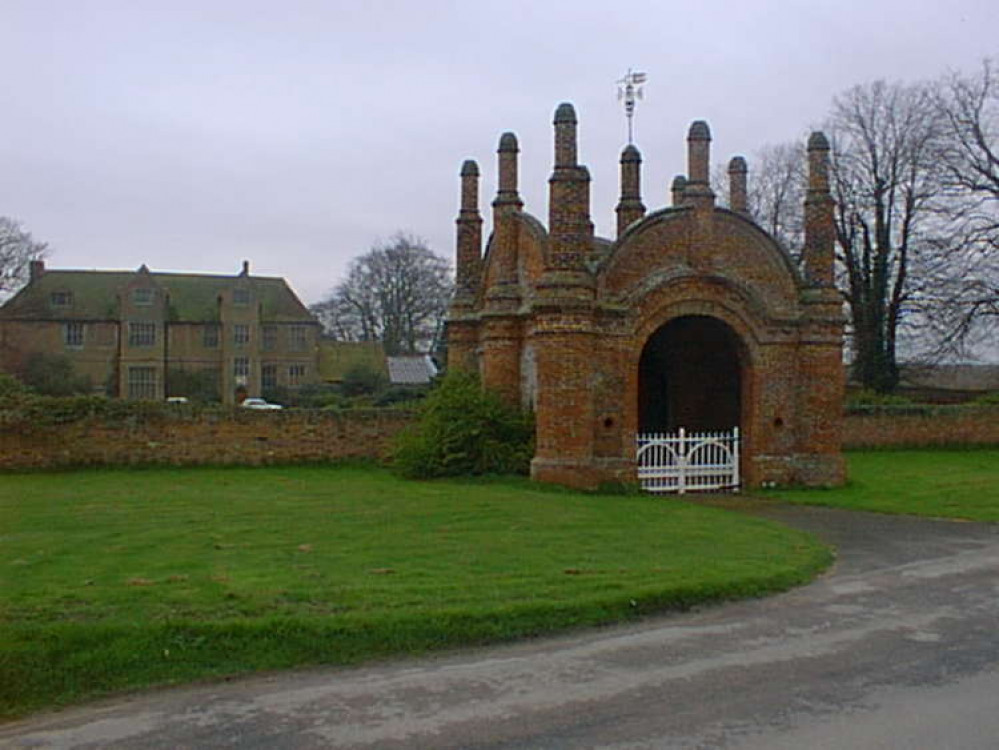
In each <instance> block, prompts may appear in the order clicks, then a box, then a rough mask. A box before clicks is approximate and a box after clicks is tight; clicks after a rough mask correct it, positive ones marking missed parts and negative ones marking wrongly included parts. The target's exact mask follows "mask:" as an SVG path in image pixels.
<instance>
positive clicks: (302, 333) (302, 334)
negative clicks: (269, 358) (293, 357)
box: [288, 326, 309, 352]
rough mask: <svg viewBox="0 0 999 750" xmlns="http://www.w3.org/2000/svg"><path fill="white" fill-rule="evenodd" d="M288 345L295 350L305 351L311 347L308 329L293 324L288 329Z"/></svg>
mask: <svg viewBox="0 0 999 750" xmlns="http://www.w3.org/2000/svg"><path fill="white" fill-rule="evenodd" d="M288 338H289V343H288V347H289V348H290V349H291V350H292V351H293V352H304V351H305V350H306V349H308V347H309V339H308V329H307V328H306V327H305V326H292V327H291V328H290V329H289V330H288Z"/></svg>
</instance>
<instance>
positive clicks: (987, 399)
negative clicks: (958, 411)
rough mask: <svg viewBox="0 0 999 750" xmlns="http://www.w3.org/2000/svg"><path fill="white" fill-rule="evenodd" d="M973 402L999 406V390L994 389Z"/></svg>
mask: <svg viewBox="0 0 999 750" xmlns="http://www.w3.org/2000/svg"><path fill="white" fill-rule="evenodd" d="M972 403H974V404H977V405H981V406H999V391H992V393H986V394H985V395H984V396H979V397H978V398H976V399H975V400H974V401H973V402H972Z"/></svg>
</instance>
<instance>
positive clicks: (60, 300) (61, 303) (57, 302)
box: [49, 291, 73, 307]
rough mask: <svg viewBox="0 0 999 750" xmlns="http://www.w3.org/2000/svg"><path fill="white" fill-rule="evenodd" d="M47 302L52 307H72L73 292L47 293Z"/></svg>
mask: <svg viewBox="0 0 999 750" xmlns="http://www.w3.org/2000/svg"><path fill="white" fill-rule="evenodd" d="M49 303H50V304H51V305H52V307H72V305H73V293H72V292H66V291H62V292H52V294H50V295H49Z"/></svg>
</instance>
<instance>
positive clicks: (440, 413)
mask: <svg viewBox="0 0 999 750" xmlns="http://www.w3.org/2000/svg"><path fill="white" fill-rule="evenodd" d="M533 456H534V419H533V416H532V415H531V414H529V413H525V412H523V411H521V410H520V409H517V408H516V407H514V406H511V405H509V404H507V403H506V402H505V401H504V400H503V399H502V398H500V396H499V395H497V394H496V393H493V392H491V391H488V390H486V389H484V388H483V387H482V385H481V383H480V382H479V379H478V377H477V376H475V375H474V374H472V373H469V372H463V371H456V372H449V373H448V374H447V375H445V376H444V378H443V379H442V380H441V381H440V383H439V385H438V386H437V387H436V388H435V389H434V390H433V391H431V393H430V394H429V395H428V396H427V398H426V400H425V401H424V402H423V404H422V405H421V407H420V415H419V418H418V419H417V421H416V423H415V424H413V425H412V426H410V427H408V428H407V429H405V430H403V431H402V433H400V435H399V437H398V438H397V439H396V443H395V451H394V454H393V465H394V466H395V467H396V469H397V470H398V471H399V472H400V473H401V474H402V475H403V476H405V477H408V478H411V479H428V478H431V477H449V476H469V475H479V474H527V473H528V471H529V469H530V463H531V458H532V457H533Z"/></svg>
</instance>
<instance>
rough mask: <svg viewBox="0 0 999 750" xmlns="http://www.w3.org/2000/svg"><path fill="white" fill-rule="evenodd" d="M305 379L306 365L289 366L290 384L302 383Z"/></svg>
mask: <svg viewBox="0 0 999 750" xmlns="http://www.w3.org/2000/svg"><path fill="white" fill-rule="evenodd" d="M304 380H305V365H291V366H289V367H288V385H301V384H302V382H303V381H304Z"/></svg>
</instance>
